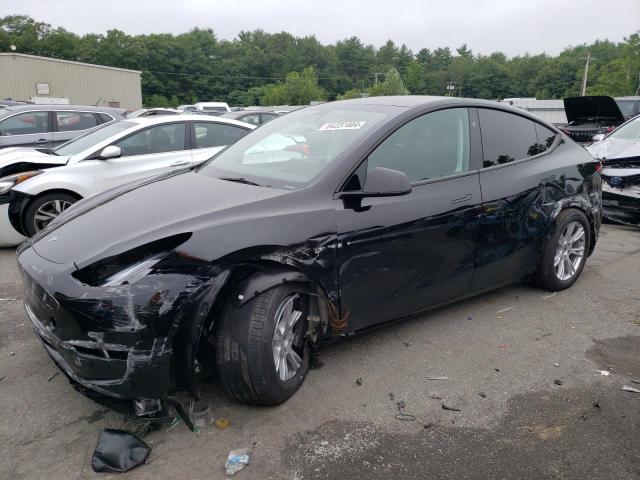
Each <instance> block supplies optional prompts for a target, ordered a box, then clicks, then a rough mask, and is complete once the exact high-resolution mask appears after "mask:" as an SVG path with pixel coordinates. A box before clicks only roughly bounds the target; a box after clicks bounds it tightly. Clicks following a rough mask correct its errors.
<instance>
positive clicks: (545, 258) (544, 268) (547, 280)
mask: <svg viewBox="0 0 640 480" xmlns="http://www.w3.org/2000/svg"><path fill="white" fill-rule="evenodd" d="M590 242H591V236H590V231H589V222H588V220H587V217H586V216H585V214H584V213H582V212H581V211H580V210H576V209H573V208H571V209H567V210H564V211H562V212H560V214H559V215H558V218H557V219H556V225H555V228H554V230H553V233H552V234H551V235H550V236H549V237H548V238H547V240H546V242H545V244H544V246H543V248H542V253H541V255H540V258H539V260H538V267H537V270H536V272H535V275H534V280H535V282H536V283H537V284H538V285H540V286H541V287H543V288H546V289H548V290H554V291H555V290H563V289H565V288H568V287H570V286H571V285H573V283H574V282H575V281H576V280H577V279H578V277H579V276H580V274H581V273H582V269H583V268H584V265H585V263H586V261H587V255H588V252H589V248H590Z"/></svg>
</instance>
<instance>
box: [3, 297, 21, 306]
mask: <svg viewBox="0 0 640 480" xmlns="http://www.w3.org/2000/svg"><path fill="white" fill-rule="evenodd" d="M17 300H18V299H17V298H0V302H7V303H8V304H9V305H11V304H12V303H13V302H16V301H17Z"/></svg>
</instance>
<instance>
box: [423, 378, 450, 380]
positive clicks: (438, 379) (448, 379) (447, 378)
mask: <svg viewBox="0 0 640 480" xmlns="http://www.w3.org/2000/svg"><path fill="white" fill-rule="evenodd" d="M427 380H449V377H427Z"/></svg>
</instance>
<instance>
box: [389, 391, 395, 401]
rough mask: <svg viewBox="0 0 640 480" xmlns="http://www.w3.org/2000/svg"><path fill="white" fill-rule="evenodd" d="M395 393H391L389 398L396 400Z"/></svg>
mask: <svg viewBox="0 0 640 480" xmlns="http://www.w3.org/2000/svg"><path fill="white" fill-rule="evenodd" d="M395 398H396V397H395V395H394V394H393V393H389V400H391V401H393V400H395Z"/></svg>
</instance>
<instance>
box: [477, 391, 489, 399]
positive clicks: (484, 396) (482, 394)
mask: <svg viewBox="0 0 640 480" xmlns="http://www.w3.org/2000/svg"><path fill="white" fill-rule="evenodd" d="M478 395H480V396H481V397H482V398H487V394H486V393H484V392H478Z"/></svg>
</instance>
